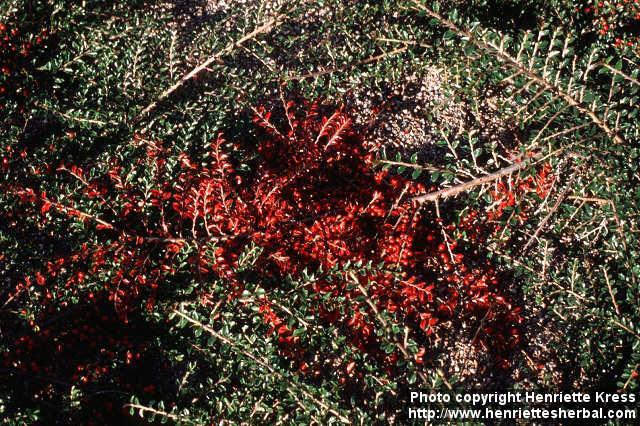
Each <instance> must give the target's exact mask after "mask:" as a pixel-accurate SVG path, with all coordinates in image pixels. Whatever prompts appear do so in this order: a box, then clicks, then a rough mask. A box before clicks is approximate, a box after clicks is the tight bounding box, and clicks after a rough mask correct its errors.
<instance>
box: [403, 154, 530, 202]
mask: <svg viewBox="0 0 640 426" xmlns="http://www.w3.org/2000/svg"><path fill="white" fill-rule="evenodd" d="M540 157H541V154H537V155H534V156H533V157H531V160H528V161H527V160H521V161H520V162H518V163H514V164H512V165H510V166H508V167H505V168H503V169H500V170H498V171H497V172H495V173H491V174H489V175H486V176H482V177H479V178H477V179H473V180H471V181H469V182H465V183H461V184H460V185H455V186H452V187H450V188H445V189H441V190H439V191H435V192H430V193H429V194H425V195H418V196H417V197H413V198H412V201H417V202H419V203H424V202H425V201H436V200H438V199H440V198H448V197H453V196H456V195H458V194H459V193H461V192H465V191H468V190H470V189H472V188H475V187H476V186H480V185H484V184H485V183H489V182H493V181H495V180H498V179H500V178H501V177H504V176H507V175H510V174H512V173H515V172H517V171H520V170H522V169H524V168H526V167H528V166H530V165H531V164H532V160H537V159H539V158H540Z"/></svg>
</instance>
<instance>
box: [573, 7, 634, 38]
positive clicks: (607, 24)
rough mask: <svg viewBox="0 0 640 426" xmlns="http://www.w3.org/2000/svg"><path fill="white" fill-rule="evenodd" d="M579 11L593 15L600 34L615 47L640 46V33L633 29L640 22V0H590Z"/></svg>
mask: <svg viewBox="0 0 640 426" xmlns="http://www.w3.org/2000/svg"><path fill="white" fill-rule="evenodd" d="M578 11H579V12H584V13H586V14H588V15H591V16H592V19H593V24H594V25H595V27H596V28H597V31H598V34H599V35H600V36H601V37H604V38H606V39H607V40H610V41H611V42H612V43H613V45H614V46H615V47H619V48H620V47H624V46H629V47H632V46H636V47H638V46H640V35H638V33H637V30H636V31H635V32H634V31H633V30H632V28H633V27H634V26H635V27H637V26H638V25H639V24H640V0H616V1H597V0H596V1H595V2H592V1H589V2H588V5H587V6H582V7H579V8H578Z"/></svg>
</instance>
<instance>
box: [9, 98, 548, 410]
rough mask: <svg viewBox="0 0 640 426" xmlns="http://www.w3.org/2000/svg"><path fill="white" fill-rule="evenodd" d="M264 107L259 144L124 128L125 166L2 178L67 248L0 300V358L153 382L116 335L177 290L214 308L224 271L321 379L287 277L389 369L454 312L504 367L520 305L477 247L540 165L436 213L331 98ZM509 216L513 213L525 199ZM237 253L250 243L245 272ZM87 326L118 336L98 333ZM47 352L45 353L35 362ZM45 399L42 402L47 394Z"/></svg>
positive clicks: (18, 366)
mask: <svg viewBox="0 0 640 426" xmlns="http://www.w3.org/2000/svg"><path fill="white" fill-rule="evenodd" d="M327 111H328V112H327ZM275 112H276V115H277V116H278V118H277V119H274V118H273V117H272V112H271V111H269V110H267V109H266V108H259V109H257V110H256V112H255V117H254V122H255V124H256V125H257V126H258V129H259V130H258V133H259V135H260V136H259V138H258V144H257V147H256V148H255V149H252V148H251V147H250V146H243V145H242V144H241V143H239V142H238V143H227V142H226V141H225V139H224V138H223V136H222V135H220V136H218V138H217V139H216V140H214V141H212V142H211V144H210V146H209V148H208V152H207V153H206V154H205V155H204V156H203V157H201V158H193V157H190V156H188V155H187V154H185V153H183V154H180V155H179V156H177V157H172V156H171V154H170V152H169V151H168V150H167V149H166V148H165V147H164V145H163V144H162V143H161V142H159V141H149V140H146V139H145V138H144V137H143V136H142V135H136V136H135V137H134V140H133V141H132V143H134V144H136V145H137V146H140V147H141V148H142V149H141V153H143V154H144V155H142V156H140V157H138V158H137V159H135V160H134V161H133V162H131V161H123V162H119V161H117V160H115V159H112V160H110V161H109V162H108V163H107V164H105V165H102V166H101V167H98V166H96V167H95V169H90V168H82V167H79V166H76V165H72V164H66V163H64V162H63V163H60V164H56V165H48V166H47V167H45V170H43V171H42V173H43V174H44V175H45V176H46V175H50V176H52V177H53V176H55V177H57V179H59V178H62V179H61V180H60V181H59V182H60V183H59V187H58V192H57V193H54V192H52V190H51V189H50V190H49V191H47V192H45V191H43V190H41V189H39V188H38V187H37V186H27V185H24V184H22V182H21V180H19V179H17V180H13V181H12V180H11V179H9V182H11V183H8V184H3V190H4V191H6V192H7V193H9V194H11V195H12V196H13V197H14V198H15V201H16V204H15V207H14V209H13V210H12V211H11V212H10V213H9V218H10V219H12V220H14V221H16V222H22V223H24V221H25V218H29V220H32V221H33V223H34V226H38V227H42V228H44V229H46V228H48V227H50V226H52V225H55V227H56V232H58V233H60V234H66V235H68V236H69V237H68V238H69V241H68V243H67V247H68V249H67V250H65V252H64V253H60V254H59V255H57V256H54V257H51V258H49V259H46V260H44V261H43V262H42V263H41V267H40V268H36V269H35V270H34V271H32V272H31V273H28V274H25V275H24V276H23V277H22V279H20V280H19V282H18V284H17V285H16V286H15V288H14V289H13V290H12V291H11V293H10V294H9V296H8V297H9V299H11V300H14V301H16V302H17V303H19V304H20V305H21V306H23V310H22V311H21V316H22V317H23V318H24V319H25V320H28V322H29V325H30V326H31V330H25V331H24V333H23V334H17V335H15V336H13V337H14V341H13V343H12V344H11V347H12V348H13V350H12V351H10V352H8V353H6V354H5V357H4V360H3V365H4V368H6V369H9V370H11V371H16V372H18V373H19V374H38V373H40V372H46V373H47V374H50V375H52V376H55V377H58V378H64V379H63V380H65V383H67V381H68V383H70V384H73V386H77V387H80V388H82V387H87V386H88V387H91V386H95V385H96V383H104V382H108V383H111V384H112V385H113V384H116V385H117V386H124V387H125V389H127V390H132V389H138V390H139V391H140V390H141V389H142V390H143V391H144V390H149V389H152V388H155V387H156V386H157V384H156V385H154V384H153V382H152V381H151V382H149V383H144V382H142V383H140V384H139V385H133V383H132V380H131V378H129V379H127V378H126V376H125V377H123V376H122V374H123V373H122V372H123V371H127V366H128V365H129V364H130V363H136V362H139V361H138V360H139V359H140V357H141V355H142V357H143V359H144V356H145V355H144V354H145V343H144V340H142V341H140V340H139V339H137V340H136V341H132V340H131V339H130V338H128V337H126V335H127V333H128V332H127V331H126V330H129V329H132V327H133V330H135V328H136V327H137V326H136V325H135V324H139V321H140V315H141V314H144V313H145V312H147V313H152V312H154V310H155V305H156V303H157V302H158V299H160V300H161V302H162V306H167V305H166V303H167V301H170V300H171V298H173V297H175V295H176V294H177V293H176V292H177V291H178V290H179V291H180V292H182V294H190V293H191V292H193V291H194V289H195V288H197V289H196V290H195V292H194V294H195V295H197V298H198V300H200V304H201V306H202V307H204V308H206V307H207V306H208V307H209V309H210V310H211V309H212V307H214V306H215V305H216V304H219V303H221V302H224V300H220V297H221V295H220V294H219V293H215V292H211V291H209V290H208V288H210V286H209V285H208V283H213V282H220V281H221V282H223V283H224V285H225V286H226V289H225V290H224V293H223V295H222V297H223V298H224V299H226V300H233V299H243V298H244V299H246V297H245V293H246V286H247V284H248V283H256V282H257V283H260V287H261V293H260V295H259V297H258V298H255V299H253V301H252V302H250V303H253V304H254V305H255V306H254V307H255V309H256V311H257V312H258V313H259V315H260V317H261V318H262V321H263V322H264V323H265V325H266V326H268V331H267V332H266V336H264V337H265V338H268V339H272V338H273V339H275V340H276V342H277V344H278V346H279V351H280V354H281V356H283V357H284V359H287V360H289V362H291V363H292V364H291V365H292V367H293V368H294V369H295V370H297V371H298V374H300V375H301V376H302V377H304V376H309V378H313V377H315V378H316V379H319V378H321V376H322V375H323V374H333V373H331V372H328V373H327V372H324V373H323V372H322V371H324V370H325V368H324V367H323V364H324V361H325V359H324V357H325V356H326V354H324V353H323V351H326V348H322V347H307V346H306V345H304V344H302V342H301V340H300V333H298V330H297V329H296V328H295V327H294V326H292V325H290V324H291V323H290V321H289V320H290V318H287V317H286V304H287V302H286V300H273V299H272V298H271V294H272V293H273V290H276V289H277V288H278V286H279V285H280V284H279V283H281V282H282V280H284V279H287V277H291V278H292V279H301V278H302V277H307V279H306V280H303V284H302V285H303V286H304V288H305V290H306V291H307V294H308V295H309V300H308V304H309V306H310V308H309V312H310V313H311V314H312V316H313V321H314V322H317V324H318V326H320V327H323V326H331V327H338V328H339V329H341V330H343V333H344V334H345V337H347V339H348V341H349V342H350V344H351V345H352V346H353V347H354V348H357V350H359V351H361V352H363V353H366V354H368V356H369V360H370V361H369V362H373V363H375V364H378V365H379V366H380V367H381V368H383V369H384V370H386V371H387V374H389V375H391V377H393V376H394V375H395V374H396V373H395V371H396V368H398V366H397V364H398V361H399V359H403V363H405V362H407V361H408V362H410V363H415V364H416V365H418V366H420V365H423V364H426V365H429V364H430V360H429V346H430V344H429V341H430V339H432V338H438V337H437V336H438V335H439V334H441V332H442V330H445V329H446V323H447V322H448V321H450V320H452V319H454V318H460V319H463V320H464V321H465V322H469V324H471V325H472V326H473V327H476V328H478V332H477V333H476V336H475V343H476V344H477V345H478V348H483V349H484V350H487V351H489V352H491V353H494V354H495V356H496V357H498V360H499V363H501V364H502V365H503V366H504V367H508V365H509V362H508V361H507V357H506V356H505V355H506V353H507V351H509V350H512V349H514V348H516V347H517V346H518V344H519V330H518V324H519V322H520V321H521V318H520V308H519V307H517V306H515V305H514V304H513V302H512V300H511V298H510V291H509V289H508V288H507V287H506V285H507V284H508V282H506V283H505V282H503V281H502V279H501V275H500V273H499V271H498V270H496V267H495V266H494V265H493V264H492V262H491V261H489V260H488V259H487V258H486V257H484V252H483V250H482V249H481V247H482V246H483V244H484V243H485V241H486V238H487V237H488V236H490V235H491V233H492V232H497V231H498V230H499V228H494V225H492V222H491V221H495V220H496V219H498V218H500V217H501V216H502V215H503V214H504V211H505V209H509V208H512V207H514V206H515V204H516V199H518V200H520V199H521V198H522V197H525V196H527V194H536V195H535V196H536V197H538V198H544V196H545V194H546V190H547V188H548V186H549V184H550V178H549V175H548V169H547V168H543V169H541V171H540V173H539V174H538V175H536V176H531V177H527V178H516V179H515V180H513V181H510V182H508V183H507V182H505V183H499V184H498V185H497V186H496V187H495V190H494V191H493V192H492V197H493V200H494V203H493V205H492V207H491V208H490V209H489V210H488V212H489V213H488V214H483V213H481V212H479V211H474V210H472V211H468V212H467V213H466V214H465V215H464V216H463V217H461V218H460V220H459V221H458V222H456V223H445V222H444V221H443V219H441V218H439V217H438V216H437V215H436V214H435V212H434V211H433V209H432V208H427V207H425V206H422V205H420V204H419V203H418V202H416V201H414V200H413V197H415V196H417V195H420V194H424V193H425V192H427V191H429V190H434V189H435V188H433V187H427V186H426V185H425V184H424V183H421V182H416V181H413V180H411V179H409V178H407V177H404V176H402V175H392V174H389V171H387V170H381V169H380V168H379V167H378V166H377V160H376V156H375V154H374V148H375V147H371V146H369V145H368V144H367V143H366V140H364V139H363V137H361V136H360V135H359V134H358V133H357V131H356V130H355V129H354V128H353V126H352V123H351V119H350V118H349V116H348V114H347V113H345V112H344V111H342V110H341V109H338V110H334V111H331V110H327V107H324V106H322V105H320V104H318V103H309V104H304V105H301V106H296V105H294V103H293V102H289V103H287V104H286V105H285V108H284V111H282V112H281V113H278V112H277V111H275ZM241 159H245V162H244V163H243V164H241V162H240V160H241ZM246 159H249V160H246ZM18 166H19V162H16V167H15V170H16V171H19V170H21V169H20V167H18ZM11 173H12V170H11V169H9V174H11ZM52 180H53V179H52ZM519 217H520V219H519V220H526V209H524V210H523V211H521V212H520V214H519ZM16 226H18V225H16ZM78 226H80V227H79V228H78ZM247 252H252V253H253V255H252V256H251V261H250V264H248V265H247V264H246V260H243V259H246V257H247ZM310 274H311V275H312V276H313V278H312V279H310V278H308V277H309V275H310ZM197 283H200V285H197ZM185 286H186V287H185ZM16 302H14V303H16ZM246 303H249V302H246ZM246 303H245V304H246ZM85 304H89V305H95V306H102V308H101V309H103V311H102V312H101V311H100V310H98V311H96V312H95V314H96V315H98V317H97V319H98V322H97V324H96V323H88V324H87V323H85V322H84V321H81V322H80V323H78V324H76V323H74V322H73V321H74V320H73V318H74V317H75V316H76V313H75V310H76V309H81V310H83V309H85V308H77V306H79V307H81V306H83V305H85ZM282 306H285V314H284V315H283V308H282ZM109 311H111V312H112V314H107V313H106V312H109ZM213 311H215V309H213ZM69 315H70V316H71V320H70V321H71V322H65V324H66V327H68V329H65V330H60V329H58V327H60V323H59V322H58V320H57V319H56V318H58V317H59V316H63V317H66V316H69ZM113 315H115V317H113ZM132 317H133V318H137V319H136V320H135V321H134V324H132V325H128V324H129V323H130V319H131V318H132ZM384 318H392V319H393V321H394V322H395V323H398V324H401V325H402V326H403V327H405V329H406V332H405V334H406V333H408V336H406V337H405V339H406V338H407V337H411V339H413V340H416V341H418V342H422V343H421V347H419V348H418V349H417V352H415V353H410V352H409V351H407V349H406V348H403V347H402V345H401V344H399V343H398V342H397V341H395V340H392V341H391V342H389V341H388V337H385V333H386V332H385V331H384V324H385V320H384ZM118 324H119V325H118ZM443 324H444V325H445V328H444V329H442V330H441V327H442V325H443ZM114 327H115V328H114ZM120 328H122V332H116V330H118V329H120ZM101 329H111V330H112V332H116V333H115V335H112V334H109V335H107V336H105V337H104V338H100V337H98V336H99V335H100V334H101V333H100V330H101ZM69 333H70V334H69ZM96 333H98V334H96ZM122 334H124V336H122ZM65 336H68V337H69V338H67V337H65ZM151 337H152V336H146V337H144V339H149V338H151ZM87 343H89V345H90V347H91V348H92V350H93V351H98V352H99V353H100V354H102V355H100V356H99V357H98V358H97V359H95V358H91V356H90V355H87V356H86V357H85V356H84V355H83V353H84V352H83V351H78V349H77V348H76V347H75V345H80V346H81V347H82V346H85V345H86V344H87ZM398 345H399V346H398ZM49 351H51V352H53V353H55V357H54V360H59V361H54V362H51V360H50V359H47V358H44V359H43V358H41V357H40V355H41V354H44V353H47V352H49ZM90 352H91V350H90ZM329 352H331V351H329ZM62 359H64V360H65V361H64V363H62ZM114 363H115V366H117V367H114ZM164 368H166V366H165V367H164ZM343 368H344V370H342V373H341V376H340V383H342V384H344V385H347V383H349V382H350V381H354V380H355V382H353V383H352V384H351V386H353V385H354V384H356V385H357V381H358V377H359V375H360V377H361V375H362V373H363V371H364V370H362V369H363V368H364V366H357V365H355V363H353V362H348V363H346V365H345V366H344V367H343ZM163 374H164V375H166V376H167V377H169V376H170V375H171V374H170V373H169V372H168V371H165V372H164V373H163ZM148 379H149V380H151V379H152V378H151V377H148ZM345 391H346V388H345ZM41 392H44V394H45V395H43V396H41V398H44V399H46V398H47V397H53V394H48V395H47V391H46V390H44V389H42V390H41ZM107 402H108V403H109V404H113V402H111V401H108V400H107Z"/></svg>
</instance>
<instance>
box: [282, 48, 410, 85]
mask: <svg viewBox="0 0 640 426" xmlns="http://www.w3.org/2000/svg"><path fill="white" fill-rule="evenodd" d="M405 50H407V46H403V47H400V48H398V49H394V50H392V51H390V52H385V53H381V54H380V55H375V56H371V57H369V58H367V59H363V60H362V61H359V62H356V63H354V64H347V65H343V66H341V67H337V68H331V69H327V70H322V71H316V72H310V73H307V74H302V75H297V76H292V77H285V78H284V80H285V81H297V80H304V79H307V78H316V77H321V76H323V75H327V74H333V73H335V72H339V71H348V70H350V69H352V68H355V67H358V66H360V65H367V64H371V63H374V62H377V61H379V60H380V59H384V58H386V57H388V56H393V55H397V54H398V53H402V52H404V51H405Z"/></svg>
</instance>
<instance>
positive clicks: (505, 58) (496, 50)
mask: <svg viewBox="0 0 640 426" xmlns="http://www.w3.org/2000/svg"><path fill="white" fill-rule="evenodd" d="M413 3H414V4H415V5H416V6H417V7H418V9H420V10H422V11H423V12H425V13H426V14H427V15H429V16H430V17H432V18H434V19H436V20H437V21H438V22H440V24H442V25H443V26H444V27H446V28H448V29H450V30H451V31H453V32H455V33H457V34H458V35H459V36H461V37H463V38H465V39H467V40H468V41H469V42H471V43H473V44H474V45H475V46H476V47H478V48H480V49H483V50H488V51H492V52H493V54H494V55H495V56H496V57H497V58H498V59H499V60H500V61H502V62H504V63H506V64H507V65H509V66H510V67H512V68H514V69H515V70H516V71H518V72H519V73H521V74H523V75H526V76H527V77H528V78H529V79H531V80H533V81H534V82H536V83H538V84H539V85H541V86H542V87H544V88H545V89H546V90H548V91H549V92H551V93H553V94H554V95H557V96H559V97H561V98H562V99H564V100H565V102H567V103H568V104H569V105H570V106H572V107H575V108H576V109H577V110H578V111H580V112H581V113H583V114H585V115H586V116H587V117H589V119H590V120H591V121H592V122H593V123H594V124H595V125H596V126H598V127H600V128H601V129H602V130H603V131H604V132H605V133H606V134H607V135H608V136H609V137H611V138H612V139H613V140H614V141H615V143H617V144H623V143H624V142H625V141H624V139H623V138H622V137H621V136H620V135H618V133H616V131H615V130H613V129H612V128H611V127H609V125H608V124H607V123H606V122H604V121H603V120H602V119H601V118H600V117H598V115H596V113H595V112H593V111H592V110H590V109H589V108H588V107H587V106H585V105H584V104H583V103H582V102H580V101H579V100H578V99H576V98H574V97H573V96H572V95H571V94H570V93H568V92H566V91H564V90H562V88H560V87H559V86H556V85H555V84H554V83H552V82H550V81H549V80H547V79H546V78H545V77H541V76H539V75H538V74H536V73H535V72H533V71H531V70H530V69H529V68H528V67H526V66H524V65H522V64H521V63H520V62H519V61H518V60H517V59H515V58H513V57H512V56H510V55H508V54H507V53H505V52H504V50H503V48H502V46H497V45H496V44H494V43H492V42H487V41H485V40H483V39H479V38H477V37H476V36H475V35H473V34H472V33H471V32H470V31H467V30H463V29H462V28H459V27H458V26H457V25H456V24H454V23H453V22H451V21H450V20H448V19H446V18H444V17H443V16H442V15H440V14H439V13H436V12H434V11H433V10H431V9H429V8H428V7H426V6H424V5H423V4H421V3H420V2H419V1H418V0H413Z"/></svg>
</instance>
